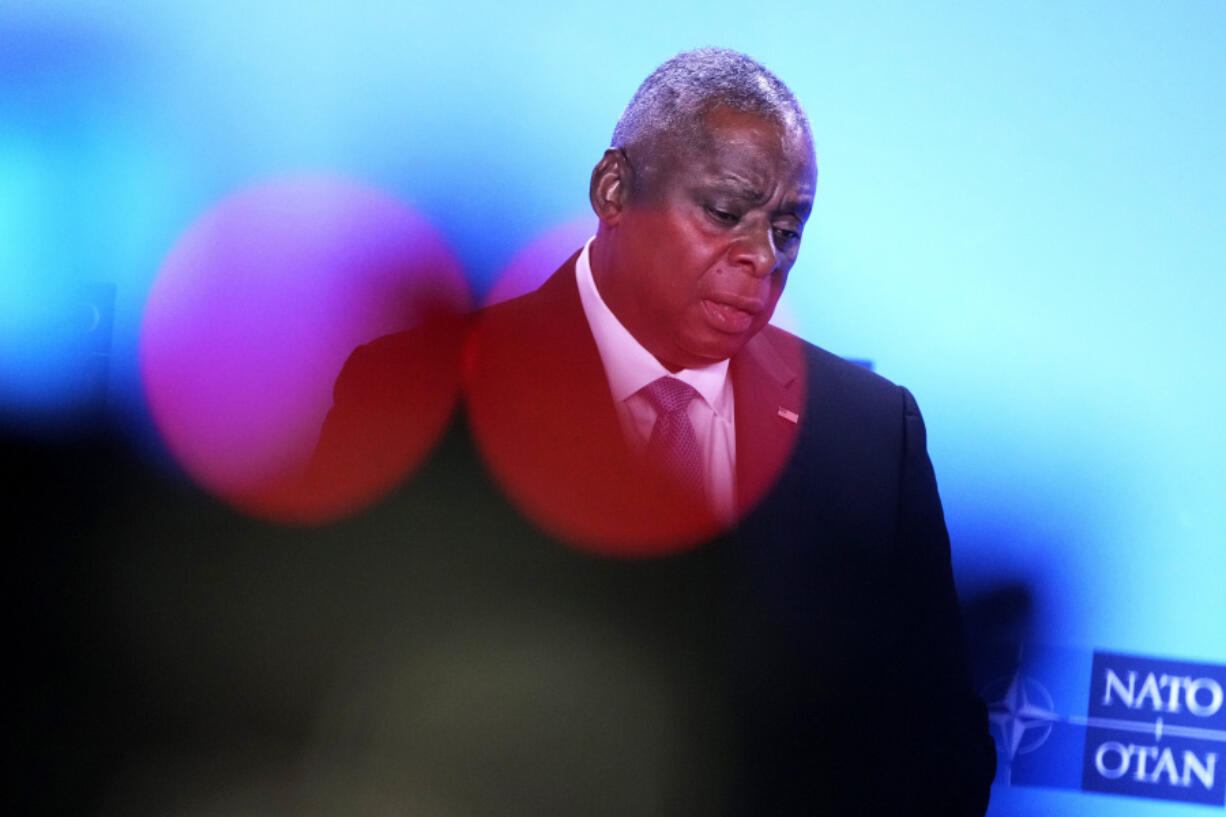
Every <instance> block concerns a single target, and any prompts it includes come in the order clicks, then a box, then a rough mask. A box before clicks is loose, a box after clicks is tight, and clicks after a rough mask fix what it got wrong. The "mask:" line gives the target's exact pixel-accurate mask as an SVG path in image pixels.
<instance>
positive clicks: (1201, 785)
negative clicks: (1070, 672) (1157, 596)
mask: <svg viewBox="0 0 1226 817" xmlns="http://www.w3.org/2000/svg"><path fill="white" fill-rule="evenodd" d="M1223 687H1226V667H1221V666H1214V665H1211V664H1193V663H1190V662H1186V661H1160V660H1155V659H1153V658H1141V657H1138V656H1132V655H1118V654H1116V653H1109V652H1096V653H1094V665H1093V669H1092V671H1091V680H1090V712H1089V717H1088V718H1087V719H1086V747H1085V756H1084V760H1083V764H1082V773H1081V774H1082V777H1081V780H1082V782H1081V787H1082V788H1083V789H1084V790H1086V791H1101V792H1110V793H1114V794H1130V795H1133V796H1136V797H1157V798H1161V799H1164V800H1182V801H1185V802H1191V803H1205V804H1209V805H1222V803H1223V800H1224V798H1223V792H1224V791H1226V774H1223V771H1226V770H1223V769H1222V768H1221V762H1220V757H1221V755H1222V754H1223V752H1222V749H1223V748H1224V747H1226V743H1224V742H1226V707H1223V706H1222V690H1223Z"/></svg>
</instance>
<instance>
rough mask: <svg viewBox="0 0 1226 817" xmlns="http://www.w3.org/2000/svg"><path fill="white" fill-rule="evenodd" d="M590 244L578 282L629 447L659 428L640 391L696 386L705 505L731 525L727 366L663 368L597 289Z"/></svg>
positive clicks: (693, 418)
mask: <svg viewBox="0 0 1226 817" xmlns="http://www.w3.org/2000/svg"><path fill="white" fill-rule="evenodd" d="M592 240H593V239H588V242H587V244H585V245H584V247H583V251H582V252H580V253H579V259H578V260H577V261H576V262H575V278H576V281H577V283H578V285H579V300H580V301H582V303H583V314H584V315H585V316H586V317H587V323H588V326H589V327H591V330H592V337H594V338H595V339H596V348H597V349H598V350H599V352H600V361H601V362H602V363H603V364H604V372H605V376H606V377H607V378H608V379H609V390H610V391H611V392H612V395H613V404H614V406H615V407H616V409H617V416H618V419H619V420H621V425H622V431H623V432H624V433H625V435H626V439H627V441H628V442H629V443H630V445H631V446H633V447H634V448H635V449H636V450H639V451H643V450H645V449H646V447H647V442H648V440H650V439H651V430H652V429H653V428H654V427H655V423H656V411H655V409H653V408H652V407H651V403H650V402H648V400H647V398H646V397H644V396H643V395H641V394H638V393H637V392H638V391H639V389H641V388H643V387H644V386H646V385H647V384H648V383H651V382H652V381H654V380H656V379H658V378H660V377H664V376H669V377H675V378H677V379H678V380H681V381H684V382H685V383H688V384H689V385H690V386H692V387H693V388H694V390H695V391H696V392H698V397H696V398H695V399H694V400H692V401H690V405H689V409H688V413H689V416H690V422H691V423H692V424H693V426H694V434H695V435H696V436H697V438H698V447H699V449H700V450H701V451H702V465H703V477H704V483H705V485H704V487H705V490H706V494H707V501H708V502H709V503H710V505H711V508H712V510H713V511H715V513H716V514H717V515H718V516H719V517H720V518H721V519H723V520H725V521H727V522H731V521H732V520H733V519H734V517H735V513H736V423H735V413H734V410H733V407H734V405H735V404H734V402H733V398H732V380H731V379H729V377H728V361H727V360H721V361H719V362H718V363H712V364H711V365H709V366H703V367H702V368H698V369H682V370H681V371H679V372H676V373H674V372H670V371H669V370H668V369H666V368H664V364H662V363H660V361H658V360H656V358H655V356H654V355H652V354H651V352H648V351H647V350H646V349H644V348H643V346H642V344H640V343H639V342H638V341H637V340H635V338H634V336H633V335H631V334H630V331H629V330H628V329H626V327H625V326H623V325H622V322H621V321H619V320H618V319H617V316H616V315H614V314H613V311H612V310H611V309H609V306H608V304H606V303H605V302H604V298H602V297H601V296H600V291H599V290H598V289H596V281H595V279H594V278H593V277H592V266H591V262H590V261H589V260H588V251H589V248H590V247H591V246H592Z"/></svg>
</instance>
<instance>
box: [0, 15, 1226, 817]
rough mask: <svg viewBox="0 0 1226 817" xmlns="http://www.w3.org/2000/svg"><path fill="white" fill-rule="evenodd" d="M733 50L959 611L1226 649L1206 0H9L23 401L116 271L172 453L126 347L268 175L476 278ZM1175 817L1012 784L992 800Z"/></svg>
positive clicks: (568, 207) (480, 285)
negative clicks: (640, 103)
mask: <svg viewBox="0 0 1226 817" xmlns="http://www.w3.org/2000/svg"><path fill="white" fill-rule="evenodd" d="M712 44H717V45H723V46H728V47H732V48H736V49H739V50H743V51H745V52H747V53H749V54H751V55H753V56H755V57H756V58H758V59H759V60H761V61H763V62H764V63H765V64H767V66H768V67H770V68H771V69H772V70H774V71H775V72H776V73H778V74H779V75H780V76H781V77H782V78H783V79H784V80H785V81H786V82H788V83H789V84H790V85H791V87H792V88H793V90H794V91H795V92H796V94H797V95H798V96H799V98H800V99H801V101H802V102H803V104H804V105H805V106H806V108H807V109H808V111H809V114H810V117H811V119H812V122H813V126H814V131H815V134H816V138H817V144H818V159H819V165H820V168H821V171H820V173H821V175H820V182H819V187H818V197H817V206H816V210H815V212H814V214H813V217H812V220H811V222H810V225H809V228H808V229H807V231H806V234H805V239H804V245H803V248H802V252H801V257H800V261H799V262H798V263H797V265H796V267H795V269H794V270H793V273H792V277H791V280H790V283H789V287H788V291H787V293H786V295H785V303H786V305H787V309H788V310H789V311H790V313H791V315H792V321H791V325H792V326H794V327H795V328H796V330H797V331H798V332H799V333H800V334H802V335H803V336H804V337H806V338H807V339H809V340H812V341H814V342H816V343H818V344H820V345H823V346H825V347H827V348H829V349H831V350H832V351H835V352H837V353H839V354H843V355H847V356H849V357H856V358H866V359H871V360H872V361H873V362H874V364H875V367H876V369H877V370H878V371H879V372H881V373H882V374H884V375H886V376H887V377H890V378H891V379H894V380H896V381H898V382H901V383H903V384H905V385H907V386H908V387H910V388H911V390H912V391H913V392H914V393H915V394H916V395H917V396H918V398H919V401H920V405H921V407H922V408H923V409H924V413H925V417H926V419H927V423H928V429H929V446H930V453H931V456H932V459H933V461H934V463H935V466H936V468H937V474H938V477H939V479H940V483H941V491H942V496H943V498H944V502H945V508H946V513H947V517H948V523H949V527H950V532H951V535H952V540H953V546H954V566H955V570H956V573H957V579H958V583H959V589H960V593H961V595H962V597H963V599H964V601H967V603H968V605H969V606H971V607H972V608H973V605H974V603H975V602H976V601H977V600H983V599H991V598H993V597H994V596H993V594H999V593H1001V592H1002V588H1003V589H1004V591H1003V592H1005V593H1006V597H1007V598H1008V599H1011V601H1010V602H1009V603H1008V604H1006V605H1005V608H1006V609H1005V610H1004V611H1003V612H1002V611H1001V610H1000V609H996V608H991V605H990V603H988V602H984V604H986V605H987V607H988V608H989V612H991V610H993V609H994V610H995V612H994V613H992V615H1005V616H1008V615H1013V614H1016V615H1015V616H1014V618H1015V619H1016V620H1017V627H1018V628H1019V631H1020V634H1021V635H1022V636H1024V637H1025V638H1026V639H1027V640H1028V641H1030V642H1033V643H1042V644H1052V645H1063V646H1067V647H1070V648H1073V649H1075V650H1079V651H1081V653H1080V654H1083V655H1084V654H1087V653H1088V651H1089V650H1091V649H1093V648H1099V649H1106V650H1111V651H1117V652H1126V653H1132V654H1140V655H1160V656H1165V657H1170V658H1182V659H1188V660H1200V661H1208V662H1217V663H1221V662H1223V661H1226V581H1224V580H1226V469H1224V468H1223V460H1224V459H1226V431H1224V429H1226V424H1224V423H1223V420H1222V416H1221V415H1222V412H1223V411H1224V410H1226V409H1224V407H1226V355H1224V354H1223V352H1226V321H1223V319H1222V312H1223V306H1224V305H1226V275H1224V273H1226V105H1224V104H1223V95H1222V82H1223V80H1224V79H1226V6H1223V5H1222V4H1221V3H1220V2H1216V0H1208V1H1207V2H1200V3H1198V2H1176V3H1170V4H1157V3H1140V2H1073V3H1057V2H1033V3H1015V4H983V3H973V2H952V1H951V0H933V2H917V3H881V2H859V3H854V4H852V3H847V4H827V3H776V4H772V5H769V6H765V7H751V6H748V5H746V4H744V3H730V2H724V1H723V0H708V1H707V2H702V3H688V4H687V3H660V2H650V3H636V2H623V3H618V4H606V5H605V6H604V7H598V6H592V7H590V8H585V9H579V8H576V7H575V6H574V5H573V4H571V3H549V2H542V3H536V4H534V5H533V10H532V11H526V10H524V9H523V8H522V7H519V6H516V5H513V4H494V3H489V4H480V3H435V4H427V5H423V4H412V3H409V4H406V3H393V2H387V3H376V2H368V0H351V1H350V2H347V3H345V4H343V7H342V5H341V4H335V5H333V4H321V3H312V2H302V0H298V1H297V2H292V3H291V2H269V3H260V4H252V5H249V4H242V5H240V4H230V3H225V2H220V3H219V2H216V1H215V0H214V1H213V2H196V1H195V0H190V1H188V2H176V3H170V4H168V3H154V2H148V1H147V0H133V1H132V2H127V3H123V4H118V3H106V2H82V0H72V2H48V1H47V0H43V2H30V3H26V2H8V3H5V4H4V5H3V6H2V7H0V408H2V410H3V412H4V416H5V417H6V418H7V419H8V420H9V421H10V422H17V423H21V424H24V425H26V426H30V427H37V429H38V430H37V431H36V432H34V433H37V434H51V435H54V434H56V433H58V432H57V429H58V428H60V427H61V425H59V424H60V423H61V422H62V421H63V419H64V418H65V417H70V416H71V415H72V413H73V411H74V410H76V409H77V408H79V407H80V406H81V405H83V404H86V403H88V402H89V401H90V400H92V399H95V398H96V394H97V392H96V390H95V389H96V384H95V383H93V381H92V380H91V377H92V375H91V374H90V372H91V371H93V370H92V369H90V368H89V367H88V366H85V365H82V363H81V361H82V360H85V359H87V358H89V356H91V355H96V354H97V353H98V350H97V349H96V348H93V347H91V346H90V341H88V340H85V339H83V337H84V333H83V332H81V331H80V330H79V324H80V321H81V318H80V316H79V314H78V313H77V311H74V310H78V309H79V300H80V297H79V296H80V293H82V292H87V293H92V292H97V291H98V290H97V286H98V285H99V284H101V285H103V291H104V292H106V293H108V295H107V297H110V295H109V293H111V292H112V291H111V290H110V289H109V288H107V287H106V285H112V286H113V298H114V302H113V303H114V314H113V333H112V336H111V339H110V343H109V347H108V348H109V360H108V361H107V364H106V365H107V369H106V371H107V381H108V382H107V391H106V397H105V411H106V413H107V414H108V416H109V417H111V418H112V419H115V420H118V421H119V422H120V424H121V425H122V427H123V428H124V429H125V433H126V434H128V435H129V437H130V442H131V445H132V446H133V448H135V449H139V450H143V451H146V452H147V454H148V455H149V456H151V457H153V458H155V460H156V458H157V457H158V453H157V443H156V441H155V439H154V438H153V436H152V433H151V431H150V424H149V421H148V419H147V409H146V407H145V405H144V398H143V395H142V392H141V388H140V382H139V373H138V366H137V342H138V331H139V322H140V316H141V310H142V308H143V305H144V301H145V298H146V296H147V293H148V291H149V288H150V286H151V283H152V281H153V278H154V275H155V273H156V271H157V268H158V266H159V264H160V263H161V262H162V260H163V258H164V257H165V255H166V253H167V252H168V251H169V249H170V247H171V246H172V245H173V243H174V242H175V240H176V238H177V237H178V236H179V235H180V234H181V233H182V231H183V230H185V229H186V228H187V226H188V225H189V224H190V223H191V222H192V221H193V220H194V219H195V218H197V217H198V216H199V215H200V214H201V213H202V212H204V211H205V210H206V209H207V208H208V207H209V206H211V205H212V204H214V203H215V202H216V201H217V200H219V199H220V198H221V197H223V196H225V195H226V194H228V193H230V192H233V191H235V190H236V189H239V188H241V187H243V186H246V185H249V184H252V183H255V182H258V181H260V180H264V179H267V178H270V177H274V176H280V175H284V174H288V173H297V172H301V171H307V172H313V171H324V172H331V173H340V174H343V175H346V176H349V177H352V178H356V179H360V180H364V181H367V182H369V183H372V184H375V185H377V186H379V187H381V188H382V189H385V190H388V191H391V192H392V193H394V194H395V195H397V196H398V197H400V198H401V199H403V200H404V201H407V202H410V203H412V204H414V205H415V206H417V207H418V208H419V209H421V210H422V211H423V212H424V213H425V214H426V215H427V216H428V217H429V218H430V219H431V220H432V221H433V223H434V224H435V225H436V226H437V227H438V228H439V229H440V230H441V231H442V233H443V234H444V235H445V236H446V238H447V239H448V240H449V241H450V243H451V244H452V246H453V248H454V249H455V251H456V253H457V254H458V256H459V258H460V259H461V261H462V262H463V264H464V266H465V268H466V269H467V270H468V271H469V274H470V276H471V277H472V281H473V284H474V288H475V289H476V290H477V292H478V293H480V292H481V291H483V290H484V289H485V288H486V287H488V286H489V284H490V283H491V282H492V280H493V278H494V276H495V275H496V274H497V272H498V270H499V269H500V268H501V267H502V266H503V265H504V264H505V263H506V262H507V261H508V260H509V259H510V258H511V257H512V256H513V255H514V254H515V253H516V251H517V250H519V249H521V248H522V247H523V246H525V245H526V244H527V243H528V242H530V241H531V240H532V239H533V238H535V237H537V236H539V235H540V234H541V233H543V232H545V231H546V230H548V229H549V228H551V227H554V226H556V225H558V224H561V223H563V222H566V221H569V220H571V219H573V218H575V217H576V216H582V215H583V214H584V213H585V212H587V204H586V198H587V196H586V187H587V178H588V174H589V173H590V170H591V167H592V165H593V164H594V162H595V161H596V159H597V158H598V157H599V155H600V153H601V151H602V149H603V148H604V147H605V145H606V144H607V142H608V138H609V133H610V132H611V130H612V126H613V123H614V122H615V120H616V118H617V116H618V114H619V113H620V111H621V108H622V106H623V105H624V104H625V103H626V101H628V99H629V97H630V95H631V94H632V92H633V90H634V88H635V87H636V85H637V84H638V82H639V81H640V80H641V79H642V78H643V77H644V76H646V74H647V73H648V72H649V71H650V70H651V69H652V68H653V67H654V66H655V65H657V64H658V63H659V62H661V61H662V60H664V59H666V58H667V57H669V56H671V55H672V54H673V53H675V52H676V51H678V50H682V49H684V48H689V47H695V46H699V45H712ZM91 297H92V296H91ZM969 613H970V615H971V618H972V623H974V618H975V615H976V611H975V609H971V610H969ZM984 615H988V614H987V613H984ZM1011 620H1012V619H1011ZM989 629H990V628H989ZM1078 671H1084V670H1080V669H1079V670H1078ZM1186 808H1187V807H1181V806H1170V805H1167V804H1163V803H1155V802H1146V801H1141V800H1132V799H1127V798H1120V797H1103V796H1097V795H1081V794H1076V793H1071V792H1064V791H1055V790H1052V791H1047V790H1042V789H1020V788H1016V787H1015V788H1011V789H1010V788H1005V787H1003V786H1000V785H998V786H997V787H996V789H995V790H994V792H993V806H992V810H991V812H990V813H991V814H995V815H1002V816H1003V815H1010V814H1019V815H1020V814H1037V813H1077V814H1085V815H1125V814H1127V815H1150V814H1165V813H1172V812H1173V813H1185V811H1186Z"/></svg>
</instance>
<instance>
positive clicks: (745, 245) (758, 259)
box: [731, 224, 779, 278]
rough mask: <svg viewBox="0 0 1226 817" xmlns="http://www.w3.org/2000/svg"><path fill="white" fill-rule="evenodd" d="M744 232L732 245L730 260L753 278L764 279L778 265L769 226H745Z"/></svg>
mask: <svg viewBox="0 0 1226 817" xmlns="http://www.w3.org/2000/svg"><path fill="white" fill-rule="evenodd" d="M744 226H745V231H744V232H743V233H742V234H741V235H739V236H737V239H736V241H735V243H734V244H733V245H732V250H731V260H732V262H733V263H734V264H736V266H738V267H740V268H741V269H743V270H744V271H745V272H747V273H749V274H750V275H752V276H753V277H754V278H765V277H766V276H768V275H770V274H771V273H772V272H773V271H774V269H775V267H777V266H778V265H779V256H778V253H777V251H776V250H775V239H774V236H772V235H771V225H770V224H766V225H762V224H752V225H751V224H745V225H744Z"/></svg>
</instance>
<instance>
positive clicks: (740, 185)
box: [715, 173, 813, 219]
mask: <svg viewBox="0 0 1226 817" xmlns="http://www.w3.org/2000/svg"><path fill="white" fill-rule="evenodd" d="M715 185H716V186H717V187H719V188H722V189H723V190H724V191H726V192H728V193H731V194H732V195H734V196H736V197H737V198H740V199H744V200H746V201H750V202H754V203H757V202H760V201H762V200H764V199H765V198H766V194H765V193H763V192H762V191H761V190H758V189H757V188H755V187H754V186H753V184H751V183H750V182H748V181H746V180H745V179H743V178H741V177H740V176H734V175H732V174H730V173H727V174H724V175H722V176H717V177H716V178H715ZM779 212H781V213H785V214H788V215H796V216H799V217H801V218H802V219H807V218H808V217H809V215H810V214H811V213H812V212H813V195H812V194H810V193H807V192H806V193H801V194H800V195H799V196H797V197H796V198H795V199H794V200H793V201H792V202H791V206H788V203H786V202H785V204H784V206H783V208H782V209H781V210H780V211H779Z"/></svg>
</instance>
